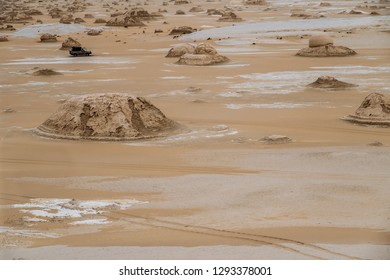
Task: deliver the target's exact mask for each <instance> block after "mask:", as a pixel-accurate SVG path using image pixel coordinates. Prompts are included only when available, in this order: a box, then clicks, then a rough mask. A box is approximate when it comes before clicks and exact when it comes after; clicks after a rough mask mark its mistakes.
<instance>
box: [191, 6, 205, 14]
mask: <svg viewBox="0 0 390 280" xmlns="http://www.w3.org/2000/svg"><path fill="white" fill-rule="evenodd" d="M203 11H204V9H203V8H202V7H200V6H196V7H192V8H191V9H190V10H189V12H190V13H201V12H203Z"/></svg>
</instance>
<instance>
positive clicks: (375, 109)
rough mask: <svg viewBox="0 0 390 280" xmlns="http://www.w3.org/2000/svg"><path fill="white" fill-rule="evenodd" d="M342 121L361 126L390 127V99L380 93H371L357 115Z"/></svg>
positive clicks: (344, 118)
mask: <svg viewBox="0 0 390 280" xmlns="http://www.w3.org/2000/svg"><path fill="white" fill-rule="evenodd" d="M342 119H343V120H346V121H350V122H354V123H359V124H367V125H380V126H390V98H389V97H388V96H385V95H383V94H380V93H371V94H370V95H368V96H367V97H366V98H365V99H364V100H363V102H362V104H361V105H360V106H359V108H358V109H357V110H356V111H355V114H353V115H348V116H346V117H343V118H342Z"/></svg>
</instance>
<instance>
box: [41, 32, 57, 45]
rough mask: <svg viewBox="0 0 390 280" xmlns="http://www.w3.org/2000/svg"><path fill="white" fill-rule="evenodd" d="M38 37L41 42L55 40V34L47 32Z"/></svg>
mask: <svg viewBox="0 0 390 280" xmlns="http://www.w3.org/2000/svg"><path fill="white" fill-rule="evenodd" d="M40 39H41V42H43V43H51V42H57V37H56V35H52V34H49V33H45V34H42V35H41V38H40Z"/></svg>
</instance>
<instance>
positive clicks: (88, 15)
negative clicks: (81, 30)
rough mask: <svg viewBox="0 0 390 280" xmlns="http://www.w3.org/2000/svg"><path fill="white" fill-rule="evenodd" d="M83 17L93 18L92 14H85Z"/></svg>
mask: <svg viewBox="0 0 390 280" xmlns="http://www.w3.org/2000/svg"><path fill="white" fill-rule="evenodd" d="M84 18H95V17H94V16H93V15H92V14H85V15H84Z"/></svg>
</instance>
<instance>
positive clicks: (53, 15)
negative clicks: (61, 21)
mask: <svg viewBox="0 0 390 280" xmlns="http://www.w3.org/2000/svg"><path fill="white" fill-rule="evenodd" d="M49 15H50V16H51V18H61V17H62V16H63V15H65V11H63V10H61V9H59V8H53V9H51V10H49Z"/></svg>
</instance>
